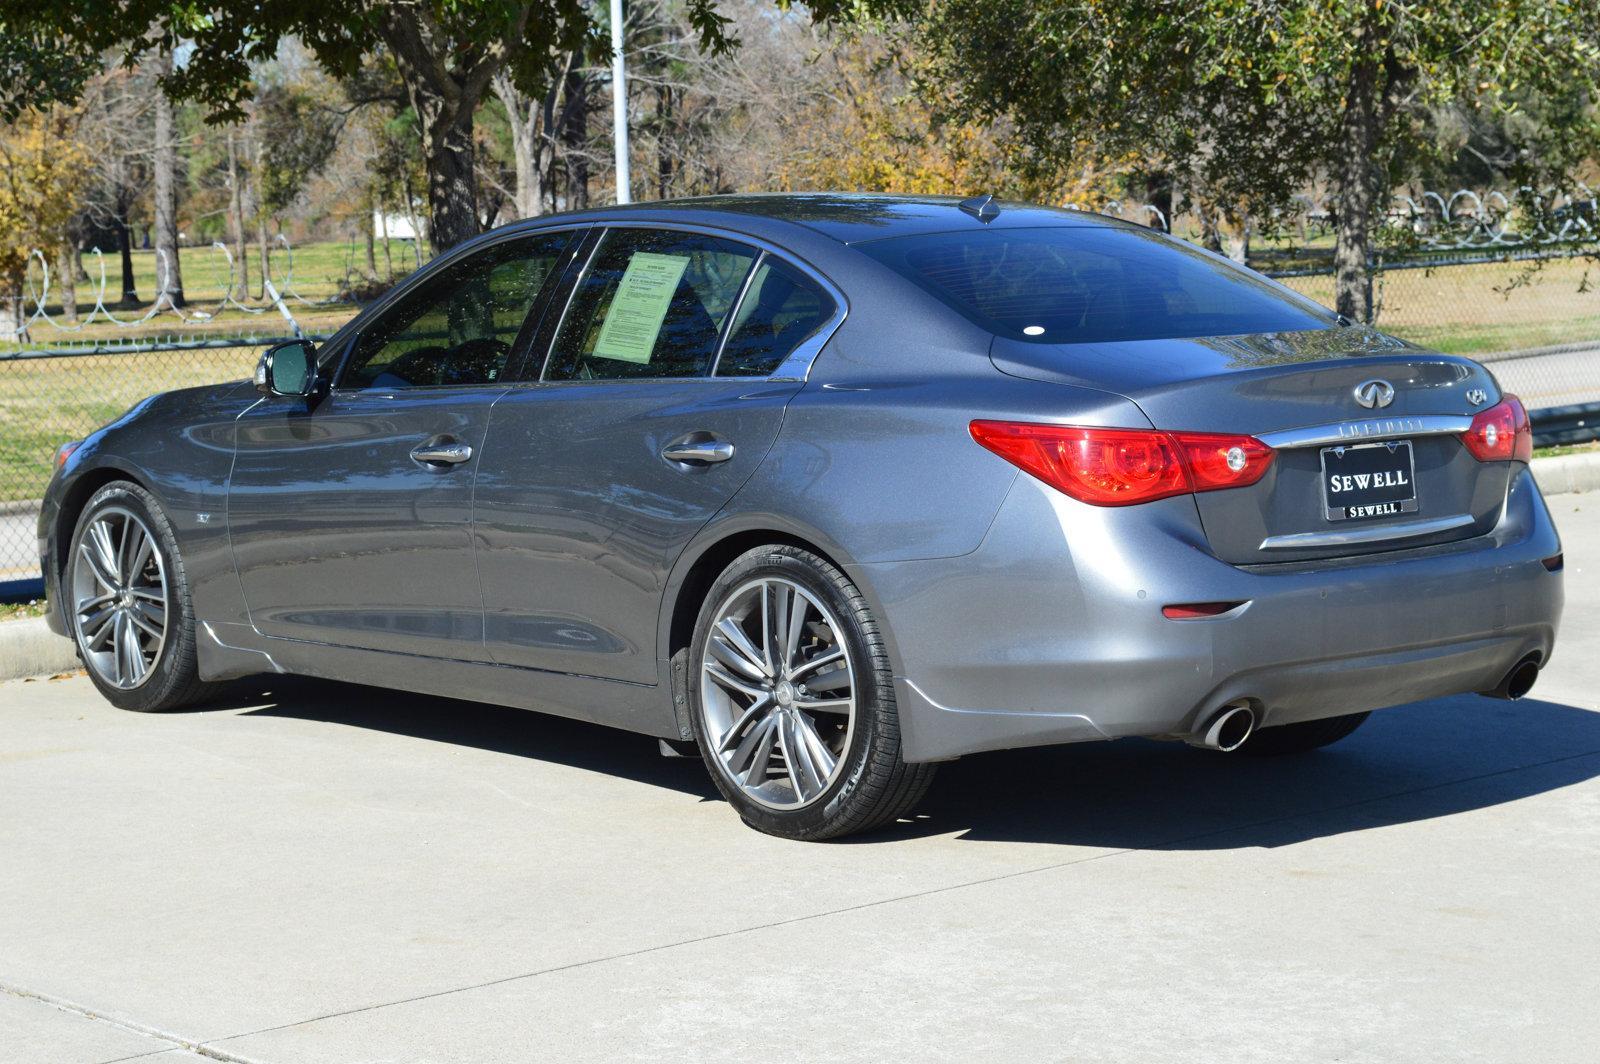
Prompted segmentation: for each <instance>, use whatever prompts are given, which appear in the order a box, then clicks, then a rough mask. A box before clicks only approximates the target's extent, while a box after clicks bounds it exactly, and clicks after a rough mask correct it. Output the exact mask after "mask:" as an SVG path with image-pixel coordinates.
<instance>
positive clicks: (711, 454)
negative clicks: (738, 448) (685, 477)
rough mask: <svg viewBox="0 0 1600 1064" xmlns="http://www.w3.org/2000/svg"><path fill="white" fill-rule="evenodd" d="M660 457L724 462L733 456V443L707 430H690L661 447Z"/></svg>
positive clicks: (672, 460)
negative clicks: (687, 433) (685, 434)
mask: <svg viewBox="0 0 1600 1064" xmlns="http://www.w3.org/2000/svg"><path fill="white" fill-rule="evenodd" d="M661 457H662V458H665V459H666V460H667V461H669V462H705V463H707V464H710V463H712V462H726V461H727V460H728V459H730V458H732V457H733V444H731V443H729V442H728V441H727V440H719V439H717V438H716V437H715V436H713V435H711V434H710V433H709V432H691V433H690V434H689V435H687V436H682V437H679V438H678V439H676V440H673V441H672V442H671V443H669V444H667V445H666V446H665V447H663V448H662V449H661Z"/></svg>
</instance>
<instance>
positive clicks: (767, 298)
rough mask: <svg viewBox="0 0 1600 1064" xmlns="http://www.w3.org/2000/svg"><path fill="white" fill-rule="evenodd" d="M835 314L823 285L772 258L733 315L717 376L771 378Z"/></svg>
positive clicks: (759, 272)
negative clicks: (795, 350)
mask: <svg viewBox="0 0 1600 1064" xmlns="http://www.w3.org/2000/svg"><path fill="white" fill-rule="evenodd" d="M833 312H834V302H833V298H832V297H831V296H829V295H828V293H827V292H825V291H823V290H822V286H821V285H819V284H817V283H816V282H815V281H813V280H812V279H811V278H809V277H807V276H806V275H805V274H803V273H801V272H800V271H799V270H797V269H795V268H794V267H793V266H790V265H789V264H788V263H786V262H784V261H782V260H781V259H775V258H773V257H772V256H771V255H768V256H767V257H766V258H764V259H762V260H761V265H760V266H759V267H757V269H756V275H755V276H754V277H753V278H751V280H750V287H749V289H748V290H747V291H746V292H745V296H744V300H743V301H742V302H740V304H739V310H738V312H737V313H736V314H735V315H734V319H733V328H732V329H730V330H729V332H728V342H727V343H726V344H725V345H724V346H723V348H722V358H721V360H720V361H718V362H717V376H719V377H770V376H772V374H773V373H774V372H775V371H776V370H777V368H778V367H779V366H781V365H783V360H784V359H786V358H788V357H789V355H790V354H791V353H792V352H793V351H794V349H795V348H797V347H799V346H800V345H801V344H802V343H804V342H805V341H806V340H807V339H809V338H810V337H811V336H812V334H814V333H815V332H816V331H817V330H818V329H820V328H822V326H823V324H824V323H826V322H827V321H828V319H829V318H831V317H833Z"/></svg>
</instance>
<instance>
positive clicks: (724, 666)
mask: <svg viewBox="0 0 1600 1064" xmlns="http://www.w3.org/2000/svg"><path fill="white" fill-rule="evenodd" d="M715 617H716V619H715V620H714V621H713V622H712V624H711V627H710V630H709V633H708V635H707V637H706V646H705V648H704V651H703V654H702V656H701V662H700V699H699V701H700V706H699V710H700V714H701V724H702V725H703V726H704V733H705V736H706V739H707V742H708V744H709V745H710V747H711V752H712V754H713V755H714V757H715V760H716V762H717V764H718V765H719V766H720V767H721V769H722V771H723V772H724V773H725V775H726V776H727V777H728V778H729V779H730V780H731V781H732V782H733V783H734V784H735V785H736V786H738V787H739V788H740V789H741V790H742V791H743V792H744V793H745V794H746V795H747V796H748V797H749V798H750V799H752V800H753V801H756V802H759V803H761V804H762V805H765V806H768V807H770V808H773V809H796V808H799V807H800V806H803V805H807V804H809V803H810V802H813V801H815V800H816V799H817V798H818V797H820V796H821V795H822V794H823V793H824V792H826V791H827V790H828V788H829V787H830V786H831V785H832V784H833V782H834V780H836V779H837V778H838V777H839V774H840V773H841V772H842V771H843V770H844V763H845V760H846V757H845V754H846V752H847V751H848V750H849V749H850V737H851V734H852V730H853V729H854V727H855V720H856V680H855V670H854V667H853V664H852V662H851V660H850V649H849V647H848V646H846V645H845V642H844V638H843V635H842V631H841V626H840V624H839V622H838V620H837V619H836V618H835V617H834V615H833V613H832V612H831V611H830V610H829V609H828V608H827V607H826V606H825V605H823V603H822V602H821V601H820V600H819V599H818V598H817V597H816V596H815V595H813V594H812V593H811V592H809V591H807V590H806V589H805V588H803V587H801V586H800V585H799V584H797V583H795V582H793V581H791V580H786V579H783V578H782V577H764V578H761V579H757V580H752V581H749V582H748V583H745V584H743V585H741V586H740V587H738V588H737V589H735V590H734V591H733V593H732V594H730V595H729V596H728V597H727V598H726V599H724V600H723V602H722V605H721V606H720V607H719V608H718V609H717V612H716V614H715Z"/></svg>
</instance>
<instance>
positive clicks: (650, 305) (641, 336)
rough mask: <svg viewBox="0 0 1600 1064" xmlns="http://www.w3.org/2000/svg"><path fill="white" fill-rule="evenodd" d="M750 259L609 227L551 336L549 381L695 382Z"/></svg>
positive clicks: (736, 247)
mask: <svg viewBox="0 0 1600 1064" xmlns="http://www.w3.org/2000/svg"><path fill="white" fill-rule="evenodd" d="M755 260H756V251H755V249H754V248H751V247H747V246H745V245H744V244H738V243H735V242H733V241H731V240H722V239H720V238H718V237H713V236H704V235H701V234H699V233H677V232H668V231H666V230H656V229H612V230H609V231H607V232H606V233H605V235H604V236H603V237H602V238H601V242H600V246H599V247H598V248H597V249H596V250H595V253H594V257H593V258H592V259H591V260H590V262H589V268H588V269H587V270H586V271H585V272H584V275H583V279H582V280H580V281H579V282H578V287H577V290H576V291H575V292H574V293H573V296H572V302H571V305H570V306H569V307H568V308H567V314H566V318H565V319H564V320H563V321H562V323H561V328H560V330H559V331H558V332H557V334H556V341H555V347H554V349H553V351H552V354H551V357H550V365H549V368H548V369H547V370H546V372H545V379H546V380H555V381H565V380H609V379H616V378H626V377H699V376H704V375H705V374H708V373H710V372H711V363H712V360H713V359H714V358H715V357H716V354H717V343H718V341H719V340H720V339H721V337H722V326H723V324H724V323H725V322H726V321H727V319H728V315H729V314H730V313H732V311H733V304H734V302H735V301H736V300H737V299H738V298H739V292H740V291H741V290H742V289H743V287H744V282H745V277H746V276H747V275H748V274H749V272H750V267H751V265H752V264H753V263H754V262H755Z"/></svg>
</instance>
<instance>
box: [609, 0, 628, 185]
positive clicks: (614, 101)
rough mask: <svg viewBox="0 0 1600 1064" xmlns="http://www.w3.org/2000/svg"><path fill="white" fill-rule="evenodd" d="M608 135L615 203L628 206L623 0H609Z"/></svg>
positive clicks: (626, 94) (626, 101)
mask: <svg viewBox="0 0 1600 1064" xmlns="http://www.w3.org/2000/svg"><path fill="white" fill-rule="evenodd" d="M611 130H612V133H611V136H612V141H613V147H614V148H615V150H616V155H617V202H618V203H631V202H632V196H631V195H630V194H629V189H630V188H632V185H633V182H632V180H631V179H630V176H629V174H628V74H627V71H626V69H624V66H623V61H622V0H611Z"/></svg>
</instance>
